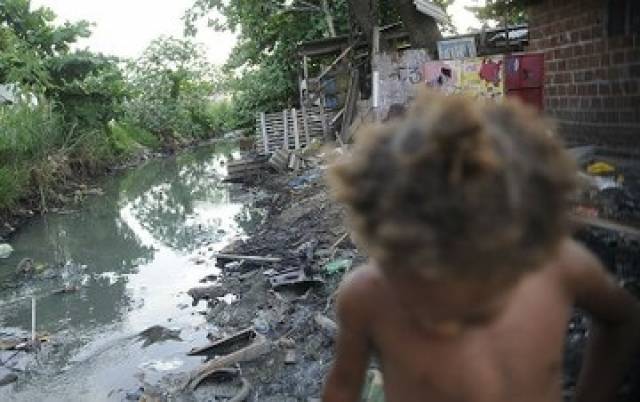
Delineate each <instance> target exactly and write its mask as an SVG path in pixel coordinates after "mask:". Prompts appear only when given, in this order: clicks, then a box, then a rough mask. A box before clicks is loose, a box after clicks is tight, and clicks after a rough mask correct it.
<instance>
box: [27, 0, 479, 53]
mask: <svg viewBox="0 0 640 402" xmlns="http://www.w3.org/2000/svg"><path fill="white" fill-rule="evenodd" d="M478 2H481V3H484V1H483V0H456V1H455V3H454V4H453V5H452V6H451V7H450V10H449V12H450V13H451V14H452V15H453V21H454V24H455V25H456V26H457V27H458V31H459V32H460V33H465V32H467V30H468V28H469V27H471V26H476V27H477V26H479V23H478V22H477V20H475V18H474V17H473V15H472V14H471V13H470V12H468V11H466V10H465V9H464V6H465V5H475V4H476V3H478ZM31 3H32V6H33V7H39V6H47V7H49V8H51V9H52V10H53V11H54V12H55V13H56V14H57V15H58V18H59V20H60V21H61V22H62V21H65V20H69V21H76V20H81V19H85V20H88V21H90V22H94V23H95V24H96V26H95V27H94V28H93V35H91V37H90V38H88V39H84V40H82V41H81V42H80V43H79V47H81V48H84V47H89V48H90V49H91V50H93V51H97V52H102V53H105V54H110V55H115V56H120V57H137V56H138V55H139V54H140V53H141V52H142V51H143V50H144V49H145V47H146V46H147V45H148V44H149V42H151V40H153V39H155V38H157V37H159V36H161V35H167V36H169V35H172V36H181V35H182V29H183V25H182V20H181V19H180V18H181V17H182V15H183V14H184V11H185V10H186V9H187V8H189V6H190V5H191V4H193V0H32V1H31ZM199 31H200V32H199V34H198V37H197V40H198V41H199V42H202V43H204V44H205V45H206V47H207V49H208V53H209V58H210V60H211V61H212V62H213V63H216V64H222V63H224V61H225V60H226V59H227V57H228V55H229V52H230V51H231V48H232V47H233V44H234V42H235V36H234V35H233V34H231V33H221V32H214V31H213V30H212V29H208V28H206V27H203V28H201V29H200V30H199Z"/></svg>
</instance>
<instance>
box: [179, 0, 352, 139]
mask: <svg viewBox="0 0 640 402" xmlns="http://www.w3.org/2000/svg"><path fill="white" fill-rule="evenodd" d="M308 3H309V2H301V1H293V2H290V1H287V0H270V1H262V0H245V1H239V0H234V1H222V0H196V1H195V2H194V5H193V7H192V8H191V9H190V10H189V11H188V12H187V14H186V15H185V23H186V28H187V32H188V33H193V32H195V24H196V22H197V21H198V20H199V19H200V18H204V17H205V16H207V15H209V14H210V13H211V12H213V13H214V14H217V15H220V16H221V17H220V18H212V19H210V20H209V25H210V26H211V27H212V28H214V29H217V30H230V31H233V32H237V33H238V41H237V44H236V46H235V48H234V49H233V51H232V53H231V55H230V57H229V60H228V62H227V64H226V65H225V72H226V73H227V74H226V76H225V82H226V85H225V87H224V89H225V90H226V91H227V92H228V93H229V94H230V95H231V102H232V104H233V108H234V114H235V115H236V119H235V121H236V127H249V126H251V125H252V124H253V120H254V115H255V113H256V112H258V111H261V110H262V111H265V110H278V109H282V108H284V107H288V106H291V105H293V104H294V103H295V101H296V99H297V96H298V95H297V91H298V90H297V84H296V82H297V77H298V69H299V66H298V64H299V60H298V56H297V53H296V49H297V45H298V43H300V42H303V41H308V40H312V39H320V38H322V37H324V36H327V35H328V28H327V22H326V19H325V15H324V13H323V12H322V10H321V9H320V8H319V7H315V8H313V7H308ZM329 7H330V12H331V14H332V16H333V18H334V25H335V28H336V31H337V34H338V35H340V34H345V33H347V32H348V18H347V17H348V14H349V11H348V1H346V0H336V1H330V2H329Z"/></svg>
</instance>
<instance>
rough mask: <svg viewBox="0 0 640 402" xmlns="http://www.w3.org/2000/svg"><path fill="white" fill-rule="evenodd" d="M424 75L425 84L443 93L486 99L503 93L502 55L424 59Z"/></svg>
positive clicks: (495, 97)
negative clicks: (425, 61) (435, 59)
mask: <svg viewBox="0 0 640 402" xmlns="http://www.w3.org/2000/svg"><path fill="white" fill-rule="evenodd" d="M424 76H425V82H426V84H427V86H428V87H430V88H433V89H436V90H438V91H442V92H444V93H446V94H456V93H462V94H466V95H470V96H473V97H475V98H486V99H499V98H502V96H503V94H504V58H503V56H485V57H475V58H469V59H462V60H445V61H443V60H440V61H431V62H427V63H426V64H425V66H424Z"/></svg>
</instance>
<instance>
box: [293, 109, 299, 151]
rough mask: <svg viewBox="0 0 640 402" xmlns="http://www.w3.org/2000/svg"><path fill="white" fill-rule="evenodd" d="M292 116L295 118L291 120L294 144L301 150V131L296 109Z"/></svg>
mask: <svg viewBox="0 0 640 402" xmlns="http://www.w3.org/2000/svg"><path fill="white" fill-rule="evenodd" d="M291 116H293V118H292V119H291V120H292V122H293V136H294V143H295V146H296V149H300V129H299V128H298V111H297V110H296V109H295V108H293V109H291Z"/></svg>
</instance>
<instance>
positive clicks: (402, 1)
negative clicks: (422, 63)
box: [350, 0, 442, 55]
mask: <svg viewBox="0 0 640 402" xmlns="http://www.w3.org/2000/svg"><path fill="white" fill-rule="evenodd" d="M350 3H351V10H352V12H353V15H354V16H355V19H356V22H357V23H358V25H359V26H360V28H361V29H362V32H363V33H364V34H365V36H366V38H367V40H368V41H369V43H371V41H372V38H373V28H374V26H375V25H376V24H377V7H378V4H377V3H378V2H377V0H350ZM393 3H394V4H395V6H396V9H397V10H398V14H399V15H400V18H401V19H402V23H403V24H404V29H405V30H406V31H407V32H408V34H409V39H410V40H411V45H412V46H413V47H415V48H426V49H427V50H428V51H429V53H430V54H431V55H434V54H435V49H436V46H437V43H436V42H437V41H439V40H440V39H441V38H442V35H441V34H440V29H439V28H438V24H437V23H436V21H435V20H434V19H433V18H431V17H429V16H428V15H425V14H422V13H421V12H419V11H418V10H417V9H416V6H415V4H414V3H413V0H395V1H394V2H393Z"/></svg>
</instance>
